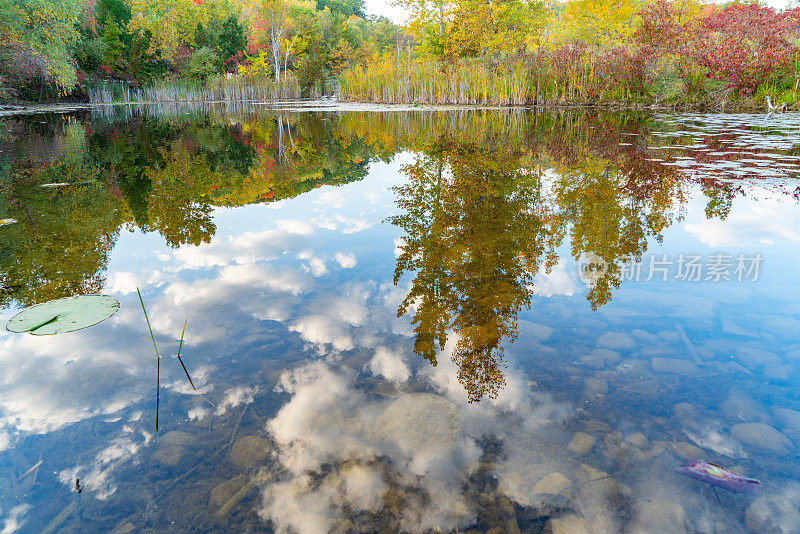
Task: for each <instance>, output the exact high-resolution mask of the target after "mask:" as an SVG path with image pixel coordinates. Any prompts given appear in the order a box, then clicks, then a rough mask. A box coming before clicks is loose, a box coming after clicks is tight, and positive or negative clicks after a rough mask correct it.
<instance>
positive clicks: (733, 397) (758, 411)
mask: <svg viewBox="0 0 800 534" xmlns="http://www.w3.org/2000/svg"><path fill="white" fill-rule="evenodd" d="M720 411H721V412H722V414H723V415H724V416H725V417H726V418H727V419H728V420H729V421H736V422H743V423H749V422H759V423H765V422H767V421H769V416H767V413H766V411H765V410H764V407H763V406H762V404H761V403H760V402H758V401H757V400H756V399H755V398H753V397H752V396H751V395H749V394H748V393H746V392H744V391H742V390H739V389H732V390H731V391H730V393H729V394H728V399H727V400H726V401H725V402H723V403H722V404H721V405H720Z"/></svg>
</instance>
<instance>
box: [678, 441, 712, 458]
mask: <svg viewBox="0 0 800 534" xmlns="http://www.w3.org/2000/svg"><path fill="white" fill-rule="evenodd" d="M672 450H673V451H674V452H675V454H677V455H678V456H679V457H681V458H682V459H684V460H700V459H702V458H703V457H704V456H705V452H704V451H703V449H701V448H700V447H698V446H696V445H692V444H691V443H686V442H684V441H676V442H674V443H672Z"/></svg>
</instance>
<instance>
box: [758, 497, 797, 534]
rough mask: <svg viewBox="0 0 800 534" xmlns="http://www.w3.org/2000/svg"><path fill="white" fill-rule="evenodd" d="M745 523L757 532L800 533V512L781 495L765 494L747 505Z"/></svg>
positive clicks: (766, 533) (760, 533)
mask: <svg viewBox="0 0 800 534" xmlns="http://www.w3.org/2000/svg"><path fill="white" fill-rule="evenodd" d="M745 524H746V525H747V528H748V529H749V530H750V531H751V532H754V533H757V534H800V512H798V511H797V508H796V507H794V506H792V504H791V503H790V502H789V501H788V500H786V499H785V498H783V497H781V496H779V495H765V496H763V497H758V498H757V499H756V500H754V501H753V503H752V504H751V505H750V506H748V507H747V511H746V512H745Z"/></svg>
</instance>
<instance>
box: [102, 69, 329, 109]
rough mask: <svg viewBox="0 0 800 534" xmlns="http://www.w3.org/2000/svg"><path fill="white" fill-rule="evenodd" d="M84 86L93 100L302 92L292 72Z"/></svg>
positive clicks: (216, 98) (223, 98)
mask: <svg viewBox="0 0 800 534" xmlns="http://www.w3.org/2000/svg"><path fill="white" fill-rule="evenodd" d="M86 89H87V93H88V95H89V102H90V103H92V104H108V103H141V104H144V103H159V102H233V101H252V100H265V101H269V100H287V99H296V98H300V95H301V91H300V83H299V82H298V81H297V77H296V76H294V74H292V73H291V72H290V73H287V75H286V76H285V77H284V79H282V80H281V81H280V82H275V80H273V79H272V78H264V77H251V76H244V75H240V76H233V77H232V78H227V77H224V76H215V77H213V78H211V79H209V81H208V82H207V83H205V84H198V83H189V82H185V81H164V82H162V83H159V84H156V85H151V86H148V87H141V88H131V87H130V86H129V85H127V84H124V83H114V82H103V83H100V84H95V85H93V86H91V87H87V88H86ZM311 93H312V96H319V94H321V86H320V87H319V88H317V89H314V88H312V89H311ZM317 93H319V94H317Z"/></svg>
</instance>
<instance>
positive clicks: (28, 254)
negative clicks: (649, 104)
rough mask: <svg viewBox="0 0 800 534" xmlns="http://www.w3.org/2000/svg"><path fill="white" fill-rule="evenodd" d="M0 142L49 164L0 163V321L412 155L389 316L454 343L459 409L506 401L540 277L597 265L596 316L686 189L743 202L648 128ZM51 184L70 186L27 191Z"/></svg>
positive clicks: (447, 126) (432, 340)
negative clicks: (691, 174) (511, 345)
mask: <svg viewBox="0 0 800 534" xmlns="http://www.w3.org/2000/svg"><path fill="white" fill-rule="evenodd" d="M0 126H2V128H0V133H3V135H0V143H6V142H7V140H8V139H11V145H14V139H17V138H19V139H24V140H25V143H27V144H29V145H32V146H38V147H40V152H41V153H43V154H46V157H45V158H41V157H39V159H38V160H37V158H36V157H32V158H31V157H29V155H26V156H25V157H23V158H20V157H17V158H16V159H12V160H10V161H8V160H7V159H6V157H5V156H4V159H3V161H2V162H0V163H1V164H0V177H2V180H3V187H2V194H0V218H5V217H10V218H14V219H16V220H18V221H19V223H17V224H14V225H10V226H7V227H4V229H3V238H4V240H3V243H2V248H1V249H0V306H4V307H5V306H8V305H11V304H18V305H22V306H29V305H32V304H35V303H38V302H42V301H45V300H50V299H53V298H59V297H63V296H68V295H75V294H82V293H94V292H99V291H101V290H102V288H103V285H104V271H105V268H106V264H107V261H108V257H109V254H110V252H111V250H112V248H113V246H114V244H115V242H116V240H117V238H118V236H119V232H120V229H121V228H123V227H127V228H133V227H137V228H139V229H141V230H142V231H145V232H149V231H155V232H158V233H159V234H160V235H161V236H163V238H164V240H165V242H166V243H167V245H169V246H171V247H178V246H181V245H186V244H191V245H199V244H201V243H207V242H209V241H210V240H211V238H212V236H213V235H214V232H215V231H216V228H215V225H214V222H213V217H212V210H213V207H214V206H241V205H245V204H249V203H254V202H273V201H276V200H281V199H288V198H293V197H296V196H298V195H302V194H303V193H305V192H307V191H310V190H313V189H315V188H317V187H322V186H324V185H325V186H330V185H340V184H345V183H349V182H352V181H354V180H360V179H362V178H364V177H365V176H366V175H367V173H368V171H369V165H370V162H371V161H375V160H383V161H388V160H389V159H391V158H392V157H393V156H394V155H396V154H398V153H400V152H402V151H411V152H413V153H414V154H415V156H414V157H415V159H414V162H413V163H411V164H409V165H406V166H405V167H404V169H403V172H404V173H405V175H406V177H407V181H406V183H404V184H403V185H401V186H399V187H397V188H396V189H395V193H396V195H397V207H398V208H399V213H398V214H397V215H396V216H394V217H392V218H391V219H390V220H391V222H392V223H393V224H395V225H396V226H397V227H398V228H400V229H401V230H402V231H403V233H404V240H405V244H404V246H403V249H402V254H401V255H400V257H399V258H398V259H397V265H396V269H395V275H394V278H395V283H397V282H399V281H400V279H401V278H402V277H403V276H404V274H409V275H410V276H412V277H413V280H412V284H411V290H410V292H409V293H408V295H406V297H405V298H404V300H403V301H402V304H401V305H400V307H399V310H398V315H404V314H406V313H411V315H412V322H413V325H414V334H415V340H414V350H415V352H416V353H417V354H419V355H420V356H422V357H424V358H425V359H426V360H427V361H429V362H430V363H431V364H432V365H436V364H437V353H438V352H439V351H441V350H442V349H443V347H444V345H445V343H446V341H447V339H448V336H450V335H451V333H455V336H453V337H454V351H453V354H452V357H453V360H454V361H455V363H456V364H457V365H458V368H459V371H458V378H459V380H460V381H461V383H462V384H463V385H464V387H465V388H466V390H467V394H468V398H469V400H470V401H478V400H480V399H481V398H483V397H495V396H496V395H497V394H498V392H499V391H500V388H502V386H503V384H504V383H505V378H504V371H503V368H504V363H503V343H504V342H506V341H514V339H515V338H516V337H517V315H518V313H519V312H520V310H522V309H523V308H528V307H529V306H530V305H531V301H532V295H533V294H534V286H535V283H536V281H535V278H536V276H537V274H541V273H549V272H550V270H551V269H552V268H553V267H554V266H555V265H556V264H557V263H558V260H559V253H561V254H562V255H567V254H568V256H569V257H570V258H572V259H573V260H577V259H578V258H580V257H581V256H582V255H584V254H592V255H593V257H596V258H598V259H599V260H600V261H602V262H603V264H604V265H605V266H606V269H605V270H604V271H603V272H602V273H601V274H600V275H599V276H595V277H593V278H592V280H591V281H590V284H589V288H588V289H589V290H588V294H587V299H588V302H589V305H590V306H591V308H592V309H597V308H598V307H600V306H602V305H604V304H606V303H608V302H609V301H610V300H611V298H612V293H613V291H614V290H615V289H617V288H618V287H619V286H620V284H621V282H622V280H623V267H624V266H625V263H626V262H629V261H631V260H632V259H634V258H637V257H639V256H641V255H643V254H644V253H645V252H646V251H647V249H648V243H649V242H652V241H653V240H655V241H657V242H660V241H661V239H662V233H663V231H664V230H665V229H666V228H668V227H669V226H670V225H671V224H673V223H674V222H675V221H677V220H680V218H681V216H682V215H681V214H682V206H683V205H684V204H685V202H686V198H687V190H688V188H689V187H691V186H692V182H694V183H697V184H698V185H699V186H700V189H701V190H702V191H703V193H704V194H705V195H706V196H707V197H708V201H707V206H706V216H707V217H708V218H713V217H718V218H724V217H725V216H726V215H727V213H728V212H729V211H730V208H731V203H732V201H733V199H734V197H735V196H736V195H738V194H740V193H741V189H740V188H738V187H736V186H732V185H730V184H729V183H723V182H720V181H714V180H711V179H708V178H692V179H689V178H688V177H687V176H686V175H685V174H681V173H679V172H678V171H677V170H676V167H672V166H666V165H663V164H662V163H661V162H658V161H654V160H655V159H656V158H654V157H653V155H654V151H653V150H651V149H650V148H649V145H652V144H659V143H661V144H662V145H672V144H677V143H678V142H683V141H684V140H682V139H680V138H677V137H676V138H670V139H665V138H663V137H656V136H653V135H651V134H650V131H651V129H654V125H653V119H652V117H649V116H647V115H641V114H625V113H615V114H608V115H597V114H586V113H564V114H553V113H546V114H542V113H519V112H501V111H469V112H465V111H452V112H409V113H360V112H348V113H337V114H325V115H320V114H316V113H310V112H309V113H283V112H281V113H275V112H269V111H264V110H263V109H262V110H261V111H252V110H251V111H249V112H246V113H242V114H233V115H231V114H229V113H228V112H225V111H223V112H218V111H213V110H212V111H210V112H200V113H195V114H190V115H185V114H184V113H182V112H179V113H177V114H175V115H158V116H156V117H149V116H142V117H134V118H133V119H131V118H127V119H126V121H125V122H124V123H119V122H118V121H115V120H111V121H104V120H92V121H80V120H76V119H75V118H67V119H64V120H62V121H61V122H58V121H55V122H51V123H48V124H47V126H46V127H44V126H42V125H41V124H40V123H39V121H36V120H31V121H28V122H26V120H24V119H20V120H13V119H12V120H10V121H9V120H7V121H5V122H0ZM658 128H662V127H661V126H656V127H655V129H658ZM36 139H38V140H39V141H36ZM715 142H716V141H715ZM9 146H10V145H9ZM14 146H16V145H14ZM63 147H72V149H70V150H64V149H63ZM59 150H61V153H60V154H59ZM669 150H670V152H671V153H672V151H673V148H672V147H671V146H670V148H669ZM662 152H663V151H662ZM9 153H12V154H13V153H15V152H14V151H13V150H12V151H10V152H9ZM703 154H705V153H703ZM659 155H661V156H663V154H661V153H659ZM672 155H673V156H675V155H677V153H676V154H672ZM699 157H700V156H698V158H699ZM702 157H706V158H708V157H709V156H702ZM731 157H734V158H735V157H736V155H735V154H734V155H733V156H731ZM26 158H27V159H26ZM43 160H44V161H43ZM703 162H705V163H708V162H707V161H705V160H703ZM52 182H68V183H70V184H72V185H69V186H68V187H65V188H42V187H39V185H40V184H42V183H52ZM566 247H568V251H569V252H568V253H565V248H566ZM562 259H563V258H562Z"/></svg>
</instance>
